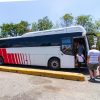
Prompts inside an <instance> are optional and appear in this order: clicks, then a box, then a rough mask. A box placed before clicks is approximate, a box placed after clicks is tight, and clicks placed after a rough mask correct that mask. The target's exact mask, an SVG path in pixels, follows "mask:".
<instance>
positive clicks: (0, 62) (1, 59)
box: [0, 57, 4, 65]
mask: <svg viewBox="0 0 100 100" xmlns="http://www.w3.org/2000/svg"><path fill="white" fill-rule="evenodd" d="M3 64H4V60H3V58H2V57H0V65H3Z"/></svg>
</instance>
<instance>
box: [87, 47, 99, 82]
mask: <svg viewBox="0 0 100 100" xmlns="http://www.w3.org/2000/svg"><path fill="white" fill-rule="evenodd" d="M99 63H100V51H99V50H96V45H92V47H91V50H89V52H88V56H87V65H88V69H89V73H90V80H89V81H95V77H96V74H97V67H98V65H99Z"/></svg>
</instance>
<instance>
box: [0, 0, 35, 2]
mask: <svg viewBox="0 0 100 100" xmlns="http://www.w3.org/2000/svg"><path fill="white" fill-rule="evenodd" d="M14 1H32V0H0V2H14ZM34 1H35V0H34Z"/></svg>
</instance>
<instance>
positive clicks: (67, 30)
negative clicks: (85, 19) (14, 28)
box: [22, 26, 86, 37]
mask: <svg viewBox="0 0 100 100" xmlns="http://www.w3.org/2000/svg"><path fill="white" fill-rule="evenodd" d="M75 32H82V33H83V35H85V34H86V31H85V29H84V28H83V27H82V26H70V27H64V28H58V29H50V30H44V31H36V32H28V33H25V34H23V35H22V37H31V36H41V35H52V34H61V33H75Z"/></svg>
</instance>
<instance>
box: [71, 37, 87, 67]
mask: <svg viewBox="0 0 100 100" xmlns="http://www.w3.org/2000/svg"><path fill="white" fill-rule="evenodd" d="M78 43H79V44H81V45H83V55H84V57H85V62H83V63H82V64H81V65H82V66H86V59H87V51H88V50H87V44H86V40H85V37H84V36H79V37H74V38H73V51H74V52H73V53H74V57H75V66H76V67H77V66H78V62H77V57H76V55H77V53H78V52H77V47H78ZM80 67H81V66H80Z"/></svg>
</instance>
